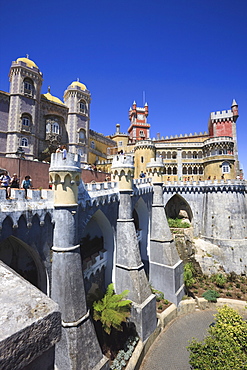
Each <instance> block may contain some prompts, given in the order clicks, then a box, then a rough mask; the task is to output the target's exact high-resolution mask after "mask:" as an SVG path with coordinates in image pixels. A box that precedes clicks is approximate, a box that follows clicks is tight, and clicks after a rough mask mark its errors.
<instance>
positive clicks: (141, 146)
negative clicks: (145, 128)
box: [134, 140, 156, 178]
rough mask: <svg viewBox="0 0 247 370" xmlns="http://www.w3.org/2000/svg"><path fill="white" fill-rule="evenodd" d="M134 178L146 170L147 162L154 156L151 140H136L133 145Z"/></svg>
mask: <svg viewBox="0 0 247 370" xmlns="http://www.w3.org/2000/svg"><path fill="white" fill-rule="evenodd" d="M134 150H135V178H137V177H139V175H140V173H141V172H143V173H145V172H146V168H147V164H148V163H149V162H151V158H155V156H156V154H155V153H156V149H155V145H154V144H153V143H152V141H151V140H143V141H138V142H137V143H136V145H135V148H134Z"/></svg>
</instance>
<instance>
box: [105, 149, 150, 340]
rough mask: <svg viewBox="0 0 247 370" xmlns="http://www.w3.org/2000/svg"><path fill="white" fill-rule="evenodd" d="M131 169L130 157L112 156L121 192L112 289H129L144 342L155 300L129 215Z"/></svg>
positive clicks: (135, 321) (135, 320) (148, 334)
mask: <svg viewBox="0 0 247 370" xmlns="http://www.w3.org/2000/svg"><path fill="white" fill-rule="evenodd" d="M133 172H134V165H133V158H132V157H131V156H124V155H120V156H116V157H115V158H114V159H113V165H112V173H113V176H114V177H115V180H117V181H118V184H119V193H120V204H119V213H118V220H117V252H116V278H115V289H116V292H117V293H118V294H119V293H121V292H122V291H123V290H125V289H128V290H129V294H128V298H129V299H130V300H132V310H131V320H132V321H133V322H134V324H135V326H136V330H137V332H138V334H139V336H140V338H141V340H142V341H145V340H146V339H147V338H148V337H149V336H150V334H151V333H152V332H153V331H154V329H155V328H156V300H155V296H154V295H153V294H152V292H151V289H150V286H149V283H148V280H147V277H146V274H145V271H144V264H143V263H142V260H141V256H140V251H139V245H138V241H137V236H136V230H135V225H134V219H133V217H132V202H131V196H132V193H133V188H132V178H133Z"/></svg>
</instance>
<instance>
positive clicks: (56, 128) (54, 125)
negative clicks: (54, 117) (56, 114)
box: [52, 121, 59, 134]
mask: <svg viewBox="0 0 247 370" xmlns="http://www.w3.org/2000/svg"><path fill="white" fill-rule="evenodd" d="M52 133H53V134H59V123H58V122H57V121H54V122H53V123H52Z"/></svg>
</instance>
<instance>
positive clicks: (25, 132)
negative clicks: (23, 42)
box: [6, 55, 43, 159]
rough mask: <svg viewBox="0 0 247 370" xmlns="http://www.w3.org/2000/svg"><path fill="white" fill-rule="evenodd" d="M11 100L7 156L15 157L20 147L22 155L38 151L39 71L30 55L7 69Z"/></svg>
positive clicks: (28, 155) (31, 154)
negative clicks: (8, 71) (23, 152)
mask: <svg viewBox="0 0 247 370" xmlns="http://www.w3.org/2000/svg"><path fill="white" fill-rule="evenodd" d="M9 80H10V103H9V121H8V130H7V131H8V133H7V148H6V156H8V157H16V156H17V155H16V151H17V148H19V147H22V148H23V150H24V151H25V158H27V159H28V158H29V159H33V158H34V157H36V156H37V155H38V153H37V150H38V148H37V142H36V138H37V136H39V133H40V130H39V121H40V119H39V105H40V91H41V86H42V81H43V79H42V73H41V72H40V70H39V67H38V66H37V65H36V64H35V63H34V62H33V61H32V60H31V59H29V56H28V55H27V56H26V57H25V58H18V59H17V60H16V61H14V62H12V65H11V68H10V73H9Z"/></svg>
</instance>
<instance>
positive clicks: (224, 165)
mask: <svg viewBox="0 0 247 370" xmlns="http://www.w3.org/2000/svg"><path fill="white" fill-rule="evenodd" d="M229 172H230V164H229V162H223V163H222V173H229Z"/></svg>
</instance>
